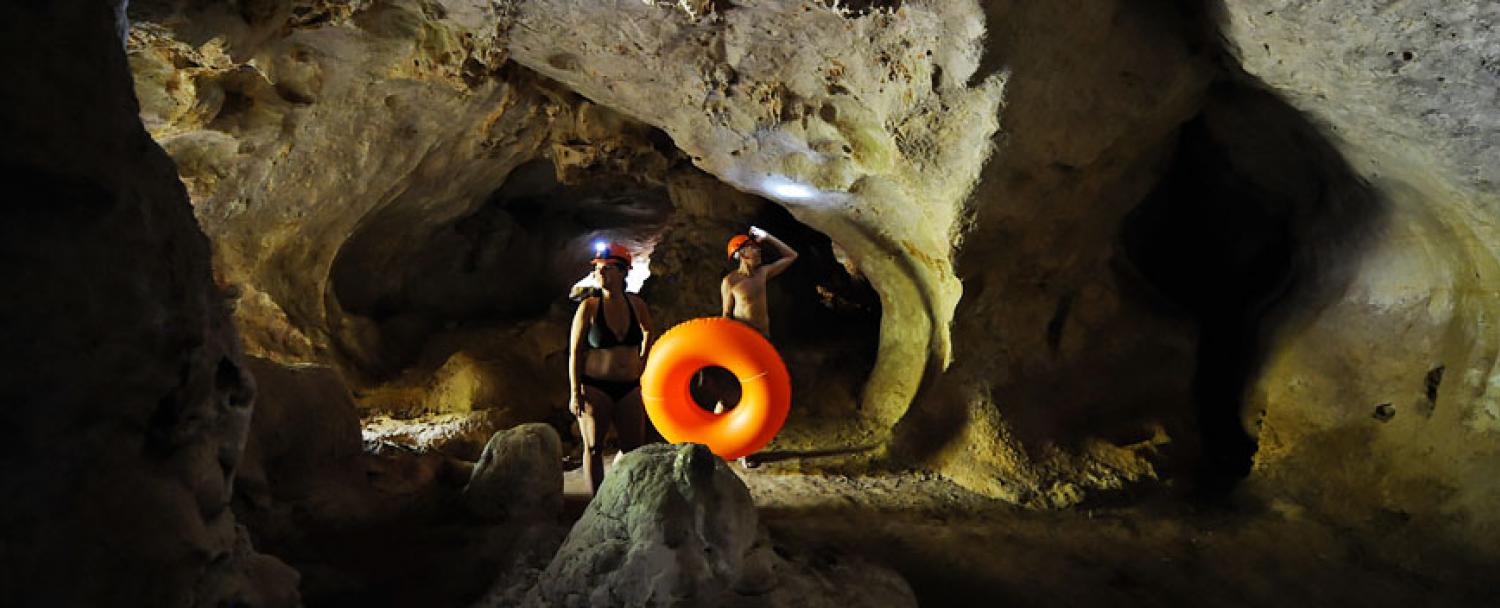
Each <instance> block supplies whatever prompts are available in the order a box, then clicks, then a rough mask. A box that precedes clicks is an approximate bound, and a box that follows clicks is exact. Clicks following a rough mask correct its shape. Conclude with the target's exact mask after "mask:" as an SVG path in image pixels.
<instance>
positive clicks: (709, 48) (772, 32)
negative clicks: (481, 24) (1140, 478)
mask: <svg viewBox="0 0 1500 608" xmlns="http://www.w3.org/2000/svg"><path fill="white" fill-rule="evenodd" d="M878 8H879V10H870V11H846V10H840V9H838V8H835V7H832V6H831V5H829V4H824V3H813V2H791V1H780V0H768V1H763V2H745V3H729V4H715V3H688V4H674V3H666V2H649V3H640V4H636V3H614V4H608V5H593V4H579V3H574V2H562V1H538V2H527V3H523V4H520V5H518V7H517V9H518V10H517V12H516V14H515V19H516V24H517V26H516V27H515V28H513V29H512V31H511V35H510V43H509V48H510V51H511V53H512V58H513V59H514V60H515V61H517V62H519V63H521V64H523V65H525V66H527V67H529V68H531V69H533V70H536V71H537V72H539V73H541V74H544V75H546V76H548V77H549V78H552V79H554V80H557V81H558V82H561V83H563V84H565V85H567V86H568V87H570V88H572V89H573V90H576V91H578V92H579V93H581V94H583V95H584V96H586V97H588V98H589V99H592V100H595V101H597V102H599V103H602V104H604V105H607V106H610V107H612V108H615V109H617V110H618V111H620V112H622V113H625V114H627V115H629V116H631V117H633V118H635V119H636V120H639V121H641V122H644V123H646V124H650V125H653V126H656V127H657V128H660V129H662V130H663V131H665V132H666V133H667V134H668V135H670V136H671V137H672V140H673V142H674V143H675V144H676V145H677V147H678V148H680V149H681V150H683V151H684V152H685V153H687V154H688V155H689V156H690V157H691V158H692V161H693V164H694V165H695V166H697V167H699V168H700V169H702V170H704V171H706V172H707V173H709V174H711V175H714V176H715V177H717V178H719V179H721V180H723V181H725V182H727V183H729V184H731V185H733V186H735V187H736V188H739V189H741V190H744V191H746V192H750V193H754V194H758V195H760V196H763V197H766V198H768V199H770V200H774V201H777V202H778V203H780V204H782V205H783V206H784V207H786V208H787V209H788V210H789V211H790V212H791V213H792V215H793V216H794V217H795V218H796V219H797V220H798V221H800V222H802V223H804V224H806V225H808V226H811V227H812V228H815V229H817V230H818V231H820V232H823V233H824V234H826V235H828V236H829V237H830V238H832V239H833V241H834V242H835V243H837V244H838V245H839V246H840V247H841V248H842V249H843V251H845V252H846V253H847V255H848V257H849V258H850V260H851V261H852V262H853V264H854V265H856V266H857V267H858V269H859V272H860V273H861V274H862V275H863V276H864V277H866V278H868V280H869V281H870V283H871V285H872V286H873V287H874V288H875V290H876V292H877V293H879V294H880V308H881V326H880V345H879V349H878V350H879V354H878V358H877V361H876V363H875V366H874V370H873V371H872V372H871V375H870V377H869V380H868V381H867V382H866V385H865V390H864V391H863V394H862V397H861V399H862V402H861V411H862V414H863V416H864V417H866V418H867V419H869V420H871V421H874V424H873V427H874V428H878V429H880V433H881V435H888V434H889V429H890V428H891V426H892V425H893V424H894V422H895V421H896V420H897V419H898V418H899V417H900V416H901V415H902V414H903V413H904V412H905V410H906V408H907V406H908V405H909V404H910V402H911V399H912V397H913V396H914V395H915V394H916V391H917V389H918V387H919V385H920V383H921V381H922V378H923V375H924V374H925V373H926V372H927V371H928V369H929V367H932V368H934V369H941V368H943V367H946V365H947V364H948V363H949V361H950V358H951V346H950V339H949V334H948V326H949V322H950V321H951V319H952V314H953V313H952V311H953V307H954V306H955V304H956V303H957V301H958V299H959V296H960V294H961V287H960V285H959V283H958V281H957V278H956V277H955V276H954V274H953V269H952V261H951V257H950V250H951V248H952V240H953V239H954V237H955V235H956V234H957V233H960V232H962V225H961V223H962V222H961V216H962V203H963V201H964V199H965V197H966V195H967V193H968V191H969V189H970V188H971V186H972V184H973V182H974V179H975V178H976V177H977V173H978V170H979V167H980V165H981V164H982V163H983V161H984V159H985V158H987V157H988V155H989V152H990V150H991V148H990V146H989V145H987V143H986V139H987V138H988V137H989V135H990V134H991V133H993V131H994V129H995V128H996V127H997V125H996V123H995V120H996V118H997V113H996V109H997V107H998V105H999V103H1000V98H1001V89H1002V83H1003V78H1002V77H1001V76H999V75H995V76H992V77H990V78H987V79H984V80H983V81H980V82H975V83H973V84H971V83H970V77H971V76H972V75H973V73H974V70H975V68H976V67H977V63H978V57H979V52H978V51H979V47H978V40H979V37H980V36H981V34H982V31H983V30H982V27H981V25H982V22H981V21H980V20H979V13H978V7H977V5H976V4H974V3H971V2H957V3H919V2H910V3H903V4H901V5H900V6H896V5H889V6H882V7H878ZM880 439H881V438H877V443H878V442H879V441H880Z"/></svg>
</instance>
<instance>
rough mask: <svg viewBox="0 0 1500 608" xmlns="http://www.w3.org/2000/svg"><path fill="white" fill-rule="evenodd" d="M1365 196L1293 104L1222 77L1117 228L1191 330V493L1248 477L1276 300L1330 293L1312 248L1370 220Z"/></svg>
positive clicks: (1216, 491) (1219, 491) (1218, 490)
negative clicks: (1254, 392)
mask: <svg viewBox="0 0 1500 608" xmlns="http://www.w3.org/2000/svg"><path fill="white" fill-rule="evenodd" d="M1346 200H1355V201H1363V203H1364V204H1357V205H1348V204H1345V201H1346ZM1372 203H1373V201H1372V200H1370V198H1369V194H1368V193H1367V192H1366V191H1365V190H1364V187H1363V185H1362V184H1361V183H1360V182H1359V180H1358V179H1357V178H1355V177H1353V174H1352V172H1351V171H1350V169H1349V168H1348V167H1347V165H1346V164H1345V163H1344V161H1343V159H1342V158H1341V157H1340V156H1339V155H1338V154H1337V153H1336V152H1335V151H1333V149H1332V147H1331V146H1330V145H1329V144H1328V142H1327V141H1326V140H1324V139H1323V137H1322V136H1321V134H1319V132H1318V130H1317V128H1316V127H1314V126H1313V125H1311V124H1310V123H1308V122H1307V120H1306V119H1305V118H1304V117H1302V116H1301V115H1300V114H1299V113H1298V112H1297V111H1296V110H1294V109H1292V108H1291V107H1290V106H1288V105H1286V104H1285V103H1284V102H1282V101H1281V100H1279V99H1277V98H1275V97H1274V96H1272V95H1270V94H1268V93H1265V92H1263V91H1260V90H1257V89H1254V88H1252V87H1251V86H1250V85H1248V84H1239V83H1233V82H1222V83H1219V84H1217V85H1215V86H1214V87H1213V88H1212V89H1211V91H1210V95H1209V101H1208V104H1207V105H1206V107H1205V109H1204V111H1203V113H1202V114H1200V115H1199V116H1198V117H1197V118H1195V119H1193V120H1192V121H1190V122H1189V123H1187V124H1186V125H1184V126H1183V127H1182V129H1181V131H1180V133H1179V135H1178V146H1177V150H1176V153H1175V160H1173V162H1172V164H1171V166H1170V168H1169V169H1168V170H1167V172H1166V174H1165V175H1164V176H1163V178H1162V180H1161V182H1160V183H1159V184H1158V186H1157V187H1156V189H1155V190H1154V191H1153V192H1152V193H1151V194H1150V195H1149V196H1148V197H1147V198H1146V199H1145V200H1144V201H1143V202H1142V203H1141V204H1140V205H1139V206H1138V207H1137V208H1136V209H1135V210H1133V211H1132V212H1131V214H1130V215H1129V216H1127V218H1126V219H1125V221H1124V223H1123V224H1122V228H1121V245H1122V248H1123V251H1124V252H1125V255H1126V257H1127V258H1128V259H1129V260H1130V263H1131V264H1132V265H1133V267H1134V268H1135V269H1136V270H1137V271H1138V272H1139V273H1140V275H1141V276H1142V277H1143V278H1144V279H1145V280H1146V282H1147V283H1149V284H1150V285H1151V287H1152V288H1153V289H1154V291H1155V295H1156V296H1157V297H1159V298H1160V299H1161V301H1162V302H1163V303H1166V304H1167V306H1168V309H1169V310H1170V311H1172V312H1171V313H1170V314H1180V315H1183V316H1186V317H1189V318H1191V319H1193V321H1194V322H1195V324H1196V326H1197V329H1198V338H1197V350H1196V356H1195V358H1196V369H1195V371H1194V377H1193V383H1192V399H1193V405H1194V419H1195V420H1196V426H1197V430H1198V433H1199V436H1198V438H1197V445H1196V446H1194V447H1193V448H1191V449H1190V452H1194V451H1195V452H1196V454H1189V456H1190V457H1191V458H1192V459H1193V460H1195V461H1196V462H1195V463H1194V464H1191V465H1188V464H1186V463H1184V464H1183V465H1181V466H1183V467H1184V469H1187V468H1191V471H1192V474H1193V477H1194V479H1195V480H1196V487H1195V489H1196V491H1198V492H1199V493H1201V494H1203V495H1205V496H1210V497H1211V496H1222V495H1224V494H1225V493H1226V492H1228V491H1229V490H1230V489H1231V488H1232V487H1233V486H1234V485H1235V484H1236V483H1237V482H1238V481H1239V480H1241V479H1243V478H1244V477H1246V476H1247V475H1249V473H1250V468H1251V464H1252V461H1253V459H1254V456H1255V452H1256V450H1257V443H1256V439H1255V438H1254V433H1255V432H1256V430H1257V429H1256V428H1255V425H1256V424H1257V422H1256V418H1257V416H1258V414H1257V413H1256V412H1247V411H1245V399H1246V391H1247V390H1249V388H1250V386H1249V381H1250V379H1251V378H1253V377H1255V375H1256V374H1257V373H1258V371H1259V369H1260V366H1261V364H1262V362H1263V358H1264V356H1265V354H1264V352H1263V351H1264V345H1263V338H1264V336H1266V335H1267V334H1268V333H1269V332H1270V331H1271V330H1272V329H1273V328H1274V326H1275V324H1276V323H1277V322H1279V320H1280V318H1279V317H1278V316H1277V315H1276V314H1275V313H1276V310H1277V307H1278V305H1280V304H1283V303H1284V302H1285V301H1287V300H1288V299H1292V298H1295V297H1315V294H1313V293H1312V292H1313V290H1327V289H1330V288H1332V286H1331V285H1330V281H1331V280H1333V279H1335V277H1332V276H1329V275H1328V272H1327V270H1326V269H1325V268H1321V267H1319V266H1317V265H1315V262H1316V261H1317V260H1315V258H1318V257H1320V256H1321V257H1327V256H1326V252H1322V251H1320V250H1321V249H1323V248H1324V247H1325V245H1323V244H1322V242H1341V241H1345V240H1348V239H1347V235H1349V234H1354V233H1358V232H1359V231H1361V230H1362V229H1363V227H1364V226H1365V225H1367V224H1368V223H1369V221H1370V220H1371V219H1373V217H1374V216H1375V209H1376V206H1375V205H1374V204H1372ZM1341 235H1342V236H1341ZM1323 262H1326V259H1325V260H1323Z"/></svg>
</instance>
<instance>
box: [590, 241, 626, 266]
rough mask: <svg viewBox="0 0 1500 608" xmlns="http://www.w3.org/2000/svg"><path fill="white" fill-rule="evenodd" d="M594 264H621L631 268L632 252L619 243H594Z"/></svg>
mask: <svg viewBox="0 0 1500 608" xmlns="http://www.w3.org/2000/svg"><path fill="white" fill-rule="evenodd" d="M594 263H595V264H613V263H620V264H624V265H625V266H627V267H628V266H630V250H629V249H626V248H625V246H624V245H621V244H619V243H608V242H605V241H599V242H597V243H594Z"/></svg>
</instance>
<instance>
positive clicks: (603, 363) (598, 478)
mask: <svg viewBox="0 0 1500 608" xmlns="http://www.w3.org/2000/svg"><path fill="white" fill-rule="evenodd" d="M593 261H594V278H595V280H596V281H597V282H598V284H599V286H600V294H599V295H596V296H592V297H589V298H585V299H584V300H583V301H582V302H579V303H578V311H577V312H576V313H574V315H573V333H572V340H571V341H570V342H569V348H568V381H569V385H570V387H571V389H572V390H571V392H570V394H569V399H568V411H571V412H572V413H573V415H574V416H577V417H578V430H579V431H580V433H581V434H582V435H583V447H584V458H585V462H584V468H583V475H584V479H586V480H587V481H588V484H589V492H590V493H593V492H597V491H598V490H599V484H600V483H602V482H603V481H604V448H603V446H602V445H601V444H602V443H603V442H604V436H605V435H607V434H608V433H609V428H610V425H611V424H613V425H614V428H615V434H616V436H618V437H619V440H620V451H622V452H624V451H629V450H632V449H635V448H636V447H638V446H640V445H641V444H642V443H643V442H644V441H645V438H646V414H645V408H644V407H643V406H642V404H641V386H640V380H641V370H642V369H644V368H645V361H646V353H647V352H649V351H650V350H651V342H652V340H654V339H655V337H656V336H654V335H652V333H651V315H650V313H649V311H647V310H646V303H645V302H644V301H642V300H641V298H640V296H637V295H634V294H629V293H625V273H626V272H627V271H628V270H630V251H629V250H627V249H625V247H624V246H622V245H620V244H618V243H600V244H599V245H598V246H596V247H595V249H594V260H593Z"/></svg>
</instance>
